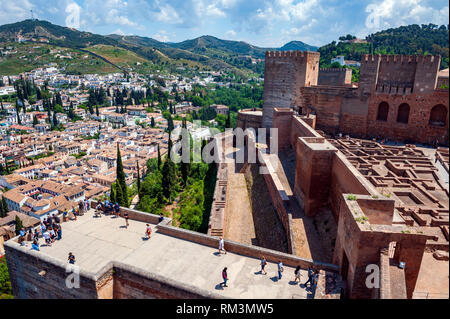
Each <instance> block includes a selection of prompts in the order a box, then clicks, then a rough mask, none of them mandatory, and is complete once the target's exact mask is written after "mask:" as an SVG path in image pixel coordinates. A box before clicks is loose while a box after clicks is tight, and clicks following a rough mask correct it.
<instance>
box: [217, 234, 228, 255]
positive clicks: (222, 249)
mask: <svg viewBox="0 0 450 319" xmlns="http://www.w3.org/2000/svg"><path fill="white" fill-rule="evenodd" d="M222 251H223V252H224V253H225V254H226V253H227V252H226V251H225V242H224V240H223V238H222V237H220V239H219V254H221V253H222Z"/></svg>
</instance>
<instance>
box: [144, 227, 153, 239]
mask: <svg viewBox="0 0 450 319" xmlns="http://www.w3.org/2000/svg"><path fill="white" fill-rule="evenodd" d="M145 234H146V235H147V238H150V236H151V235H152V228H151V227H150V224H147V229H146V230H145Z"/></svg>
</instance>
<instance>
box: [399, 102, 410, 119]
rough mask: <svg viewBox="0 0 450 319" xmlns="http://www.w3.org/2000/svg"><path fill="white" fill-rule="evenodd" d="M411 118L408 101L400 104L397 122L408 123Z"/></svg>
mask: <svg viewBox="0 0 450 319" xmlns="http://www.w3.org/2000/svg"><path fill="white" fill-rule="evenodd" d="M408 119H409V105H408V104H406V103H403V104H400V106H399V107H398V113H397V122H399V123H408Z"/></svg>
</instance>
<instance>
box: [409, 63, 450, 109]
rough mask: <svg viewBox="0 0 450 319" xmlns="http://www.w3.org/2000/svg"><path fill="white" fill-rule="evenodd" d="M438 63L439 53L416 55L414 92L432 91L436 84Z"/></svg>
mask: <svg viewBox="0 0 450 319" xmlns="http://www.w3.org/2000/svg"><path fill="white" fill-rule="evenodd" d="M440 64H441V56H440V55H427V56H418V57H417V69H416V76H415V79H414V89H413V92H414V93H416V94H427V93H433V91H434V89H435V88H436V85H437V80H438V76H437V74H438V72H439V66H440ZM447 104H448V103H447Z"/></svg>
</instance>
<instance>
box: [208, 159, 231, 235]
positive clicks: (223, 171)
mask: <svg viewBox="0 0 450 319" xmlns="http://www.w3.org/2000/svg"><path fill="white" fill-rule="evenodd" d="M227 192H228V170H227V164H226V163H218V164H217V177H216V186H215V189H214V197H213V202H212V204H211V212H210V214H209V222H208V235H213V236H219V237H221V236H223V230H224V227H225V212H226V203H227V200H226V199H227Z"/></svg>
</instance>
